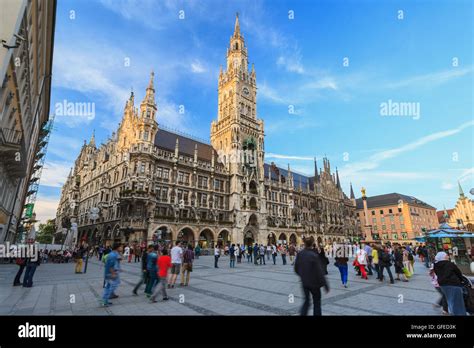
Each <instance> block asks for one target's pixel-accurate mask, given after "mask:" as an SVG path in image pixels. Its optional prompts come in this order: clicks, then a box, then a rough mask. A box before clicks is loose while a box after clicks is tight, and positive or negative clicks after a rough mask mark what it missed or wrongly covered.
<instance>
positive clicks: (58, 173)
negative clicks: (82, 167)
mask: <svg viewBox="0 0 474 348" xmlns="http://www.w3.org/2000/svg"><path fill="white" fill-rule="evenodd" d="M73 165H74V164H73V163H72V162H71V163H69V162H56V161H46V163H45V166H44V168H43V172H42V174H41V186H50V187H62V186H63V185H64V183H65V182H66V179H67V177H68V175H69V172H70V170H71V167H73Z"/></svg>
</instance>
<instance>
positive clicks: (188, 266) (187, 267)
mask: <svg viewBox="0 0 474 348" xmlns="http://www.w3.org/2000/svg"><path fill="white" fill-rule="evenodd" d="M186 265H187V266H186V269H187V270H188V271H189V272H192V271H193V264H192V263H187V264H186Z"/></svg>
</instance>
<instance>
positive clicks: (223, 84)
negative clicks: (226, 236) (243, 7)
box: [211, 14, 266, 242]
mask: <svg viewBox="0 0 474 348" xmlns="http://www.w3.org/2000/svg"><path fill="white" fill-rule="evenodd" d="M217 104H218V106H217V107H218V109H217V121H212V124H211V144H212V146H213V147H214V149H215V150H216V151H217V153H218V155H219V160H220V161H221V162H223V163H224V164H225V166H226V168H227V170H228V171H229V174H230V175H231V184H230V193H231V199H230V209H233V210H234V217H235V219H236V220H237V221H236V222H237V223H238V225H239V228H243V227H244V226H245V225H246V224H248V222H249V219H250V218H252V219H253V220H252V223H253V224H254V225H256V224H258V225H260V226H261V225H262V224H266V221H264V220H265V219H264V218H263V217H262V218H260V216H262V215H261V214H263V213H265V211H266V208H265V202H264V201H265V192H264V184H263V181H264V171H263V163H264V130H263V120H260V119H258V118H257V83H256V73H255V68H254V66H253V65H252V68H251V69H250V70H249V66H248V52H247V47H246V46H245V41H244V37H243V36H242V34H241V33H240V24H239V16H238V14H237V16H236V19H235V27H234V34H233V35H232V36H231V37H230V43H229V47H228V48H227V65H226V70H223V69H222V67H221V70H220V73H219V81H218V103H217ZM239 220H240V221H239ZM241 232H242V229H240V233H241ZM256 233H257V232H255V233H254V234H256ZM235 237H236V238H235V239H234V240H237V241H240V242H243V240H242V237H241V236H235ZM254 240H255V241H257V235H255V237H254Z"/></svg>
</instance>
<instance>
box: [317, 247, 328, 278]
mask: <svg viewBox="0 0 474 348" xmlns="http://www.w3.org/2000/svg"><path fill="white" fill-rule="evenodd" d="M318 254H319V257H320V258H321V264H322V266H323V271H324V274H326V275H327V274H328V265H329V259H328V258H327V256H326V252H325V248H324V247H323V248H319V253H318Z"/></svg>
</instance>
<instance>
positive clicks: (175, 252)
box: [168, 241, 183, 289]
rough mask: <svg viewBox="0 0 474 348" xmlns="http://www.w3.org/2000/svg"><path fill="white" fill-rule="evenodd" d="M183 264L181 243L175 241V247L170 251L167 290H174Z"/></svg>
mask: <svg viewBox="0 0 474 348" xmlns="http://www.w3.org/2000/svg"><path fill="white" fill-rule="evenodd" d="M182 262H183V249H182V248H181V242H180V241H177V242H176V245H175V246H174V247H173V248H172V249H171V277H170V282H169V284H168V289H171V288H174V284H175V283H176V278H178V274H180V273H181V264H182Z"/></svg>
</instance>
